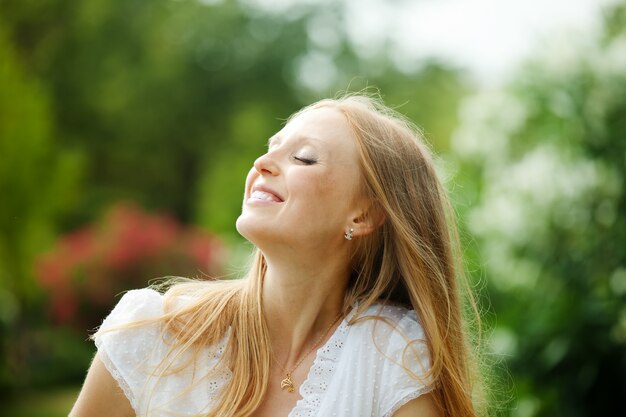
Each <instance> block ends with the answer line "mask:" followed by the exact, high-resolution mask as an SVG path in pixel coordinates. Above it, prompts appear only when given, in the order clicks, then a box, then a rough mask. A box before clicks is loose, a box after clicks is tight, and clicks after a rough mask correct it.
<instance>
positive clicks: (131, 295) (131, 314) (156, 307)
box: [101, 288, 163, 328]
mask: <svg viewBox="0 0 626 417" xmlns="http://www.w3.org/2000/svg"><path fill="white" fill-rule="evenodd" d="M162 314H163V295H161V294H160V293H158V292H157V291H155V290H153V289H149V288H143V289H139V290H130V291H128V292H126V293H125V294H124V295H123V296H122V298H121V299H120V300H119V301H118V303H117V304H116V305H115V307H114V308H113V310H112V311H111V313H110V314H109V315H108V316H107V317H106V319H105V320H104V322H103V323H102V326H101V328H102V327H108V326H115V325H123V324H126V323H130V322H133V321H138V320H147V319H153V318H156V317H158V316H160V315H162Z"/></svg>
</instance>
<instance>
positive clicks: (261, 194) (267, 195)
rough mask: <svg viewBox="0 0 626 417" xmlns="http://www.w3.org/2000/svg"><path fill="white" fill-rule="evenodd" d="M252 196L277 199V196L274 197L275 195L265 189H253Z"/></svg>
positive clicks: (261, 198) (262, 198)
mask: <svg viewBox="0 0 626 417" xmlns="http://www.w3.org/2000/svg"><path fill="white" fill-rule="evenodd" d="M250 197H251V198H257V199H259V200H266V201H276V197H274V195H272V194H270V193H266V192H265V191H258V190H257V191H253V192H252V194H251V195H250Z"/></svg>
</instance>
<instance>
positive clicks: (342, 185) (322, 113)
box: [70, 107, 441, 417]
mask: <svg viewBox="0 0 626 417" xmlns="http://www.w3.org/2000/svg"><path fill="white" fill-rule="evenodd" d="M359 190H360V170H359V165H358V153H357V148H356V142H355V139H354V137H353V134H352V131H351V130H350V127H349V125H348V123H347V121H346V119H345V117H344V116H343V114H342V113H340V112H339V111H338V110H336V109H333V108H330V107H322V108H318V109H312V110H309V111H306V112H305V113H303V114H301V115H299V116H297V117H296V118H295V119H293V120H291V121H290V122H289V123H288V124H287V125H286V126H285V127H284V128H283V129H282V130H281V131H280V132H278V133H277V134H276V135H275V136H274V137H272V138H271V140H270V142H269V146H268V151H267V153H265V154H264V155H262V156H261V157H259V158H258V159H257V160H256V161H255V162H254V166H253V167H252V169H251V170H250V172H249V174H248V176H247V179H246V187H245V193H244V204H243V208H242V213H241V216H240V217H239V218H238V220H237V230H238V231H239V232H240V233H241V234H242V235H243V236H245V237H246V238H247V239H248V240H249V241H250V242H252V243H254V244H255V245H256V246H257V247H258V248H259V249H260V250H261V251H262V252H263V254H264V256H265V259H266V261H267V271H266V275H265V278H264V283H263V304H264V305H263V307H264V311H265V314H266V319H267V323H268V329H269V333H270V338H271V340H272V344H273V346H272V347H273V352H274V359H275V364H273V366H272V370H271V374H270V383H269V386H268V392H267V394H266V396H265V398H264V400H263V402H262V404H261V406H260V407H259V408H258V409H257V410H256V412H255V414H254V416H255V417H257V416H272V417H275V416H287V415H288V414H289V412H290V411H291V410H292V409H293V407H294V406H295V404H296V402H297V401H298V399H299V398H300V396H299V394H298V393H297V391H296V392H295V393H293V394H288V393H286V392H285V391H283V390H281V388H280V381H281V380H282V379H283V378H284V376H285V370H284V369H287V370H291V369H292V368H293V367H294V366H295V365H296V364H298V362H299V361H300V360H301V359H302V362H301V363H300V364H299V365H298V366H297V367H296V369H295V370H294V371H293V373H292V379H293V381H294V382H295V384H296V386H297V387H298V386H299V385H300V384H302V382H303V381H304V380H305V379H306V376H307V374H308V370H309V368H310V367H311V366H312V364H313V361H314V359H315V354H314V352H315V350H316V348H317V347H319V346H320V345H322V344H323V343H324V342H325V341H326V340H327V339H328V338H329V337H330V335H332V332H333V331H334V329H335V328H336V327H337V326H338V325H339V322H336V323H335V324H334V325H333V326H332V327H330V328H329V325H330V324H331V323H333V321H334V320H335V318H336V316H337V314H338V312H339V311H340V309H341V306H342V302H343V296H344V293H345V290H346V287H347V282H348V277H349V259H350V254H351V249H352V246H351V244H352V243H353V242H351V241H348V240H346V239H344V233H345V232H347V231H348V230H349V229H350V228H352V229H353V236H354V239H358V238H359V237H361V236H364V235H366V234H368V233H371V232H372V231H373V230H375V229H376V227H377V226H378V225H380V223H381V222H382V218H381V217H380V216H377V215H375V214H374V213H372V211H371V210H370V204H369V202H368V201H367V199H365V198H363V197H362V196H361V195H360V193H359ZM317 341H318V343H317V344H316V343H315V342H317ZM283 368H284V369H283ZM132 415H134V414H133V411H132V408H131V407H130V404H129V403H128V400H127V399H126V398H125V397H124V395H123V393H122V392H121V390H120V389H119V387H118V386H117V384H116V382H115V381H114V380H113V378H112V377H111V375H110V374H109V373H108V372H107V370H106V369H105V368H104V366H103V365H102V362H101V361H100V359H99V358H98V357H97V356H96V358H95V359H94V362H93V364H92V366H91V368H90V370H89V373H88V375H87V379H86V381H85V385H84V387H83V390H82V391H81V393H80V395H79V398H78V400H77V402H76V405H75V407H74V410H72V413H71V414H70V416H72V417H78V416H90V417H92V416H94V417H99V416H103V417H104V416H107V417H117V416H120V417H126V416H132ZM414 415H420V416H425V417H431V416H432V417H434V416H439V415H441V414H440V413H437V412H436V410H435V408H434V402H433V401H432V399H431V398H430V396H429V395H424V396H421V397H419V398H417V399H415V400H412V401H410V402H409V403H407V404H406V405H405V406H403V407H402V408H400V409H399V410H398V411H397V412H396V413H395V414H394V416H396V417H403V416H414Z"/></svg>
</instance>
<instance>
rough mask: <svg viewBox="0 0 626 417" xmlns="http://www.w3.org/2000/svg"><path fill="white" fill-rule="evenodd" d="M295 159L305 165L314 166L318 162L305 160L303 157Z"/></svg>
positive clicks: (295, 157)
mask: <svg viewBox="0 0 626 417" xmlns="http://www.w3.org/2000/svg"><path fill="white" fill-rule="evenodd" d="M293 159H295V160H296V161H298V162H302V163H303V164H305V165H313V164H315V163H316V162H317V161H316V160H314V159H309V158H303V157H301V156H294V157H293Z"/></svg>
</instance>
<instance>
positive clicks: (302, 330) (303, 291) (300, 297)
mask: <svg viewBox="0 0 626 417" xmlns="http://www.w3.org/2000/svg"><path fill="white" fill-rule="evenodd" d="M320 259H324V258H320V257H316V258H315V259H310V260H309V261H308V262H307V261H305V262H303V261H302V260H294V259H293V258H292V257H284V258H281V257H276V256H272V257H267V256H266V262H267V270H266V273H265V277H264V280H263V308H264V313H265V318H266V320H267V325H268V330H269V333H270V339H271V341H272V347H273V350H274V352H275V353H277V356H278V357H279V358H280V359H278V360H281V359H282V363H283V364H285V365H286V366H291V365H293V364H295V363H296V362H297V361H298V360H299V359H300V357H301V356H302V355H305V354H306V353H307V351H308V350H309V349H310V348H311V347H312V346H311V345H312V344H314V343H315V341H317V340H319V339H320V338H322V341H323V340H325V339H327V337H328V336H329V335H330V334H331V333H332V332H331V331H330V330H332V328H333V327H334V326H332V327H331V328H330V329H329V326H330V325H331V324H332V323H333V321H335V319H336V318H337V315H338V313H339V312H340V311H341V309H342V307H343V300H344V295H345V291H346V287H347V284H348V276H349V272H348V267H347V262H346V261H345V260H343V259H345V258H342V257H337V256H328V257H327V258H325V260H324V262H320V261H319V260H320ZM342 260H343V261H342ZM333 261H334V262H333ZM335 325H336V323H335ZM324 332H327V333H328V334H326V335H324V334H323V333H324ZM317 347H319V346H317Z"/></svg>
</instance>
